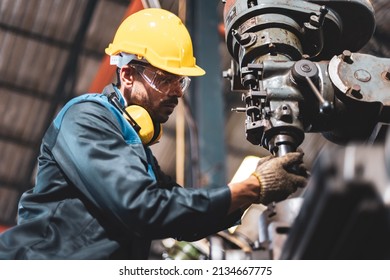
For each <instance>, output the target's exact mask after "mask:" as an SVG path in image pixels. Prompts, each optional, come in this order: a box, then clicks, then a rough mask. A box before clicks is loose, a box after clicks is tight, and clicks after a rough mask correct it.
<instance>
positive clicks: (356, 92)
mask: <svg viewBox="0 0 390 280" xmlns="http://www.w3.org/2000/svg"><path fill="white" fill-rule="evenodd" d="M361 90H362V89H361V87H360V86H359V85H353V86H352V87H351V88H350V93H351V95H352V96H353V97H355V98H358V99H362V98H363V95H362V93H361Z"/></svg>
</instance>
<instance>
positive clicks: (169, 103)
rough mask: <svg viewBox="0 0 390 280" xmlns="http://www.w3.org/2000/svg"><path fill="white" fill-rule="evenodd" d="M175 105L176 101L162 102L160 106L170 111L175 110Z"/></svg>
mask: <svg viewBox="0 0 390 280" xmlns="http://www.w3.org/2000/svg"><path fill="white" fill-rule="evenodd" d="M177 104H178V101H177V100H167V101H164V102H163V103H162V105H163V106H164V107H167V108H171V109H174V108H176V106H177Z"/></svg>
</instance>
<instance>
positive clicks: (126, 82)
mask: <svg viewBox="0 0 390 280" xmlns="http://www.w3.org/2000/svg"><path fill="white" fill-rule="evenodd" d="M134 71H135V70H134V68H132V67H130V66H129V65H124V66H123V67H122V68H121V70H120V72H119V77H120V79H121V84H122V85H123V86H125V87H127V88H131V87H132V86H133V83H134Z"/></svg>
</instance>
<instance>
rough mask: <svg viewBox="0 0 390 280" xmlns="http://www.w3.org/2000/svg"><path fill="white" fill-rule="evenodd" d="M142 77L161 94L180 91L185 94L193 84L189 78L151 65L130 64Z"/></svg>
mask: <svg viewBox="0 0 390 280" xmlns="http://www.w3.org/2000/svg"><path fill="white" fill-rule="evenodd" d="M130 66H131V67H133V68H134V69H135V70H136V71H137V72H138V73H139V74H140V75H141V77H142V78H143V79H144V80H145V81H146V82H147V83H148V84H149V85H150V87H152V88H153V89H154V90H156V91H158V92H160V93H164V94H167V93H170V92H172V91H175V90H180V91H181V92H182V93H184V92H185V91H186V90H187V89H188V87H189V85H190V82H191V79H190V78H189V77H187V76H179V75H175V74H171V73H168V72H165V71H162V70H160V69H157V68H155V67H153V66H149V65H141V64H130Z"/></svg>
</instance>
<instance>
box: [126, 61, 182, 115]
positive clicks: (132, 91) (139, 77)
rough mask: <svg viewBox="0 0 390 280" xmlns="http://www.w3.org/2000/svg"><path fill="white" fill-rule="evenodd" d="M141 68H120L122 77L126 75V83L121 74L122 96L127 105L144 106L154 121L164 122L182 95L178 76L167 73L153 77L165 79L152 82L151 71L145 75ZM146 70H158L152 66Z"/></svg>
mask: <svg viewBox="0 0 390 280" xmlns="http://www.w3.org/2000/svg"><path fill="white" fill-rule="evenodd" d="M141 70H142V69H141ZM141 70H140V69H136V68H133V67H128V66H126V69H124V68H122V70H121V72H122V71H123V72H124V73H123V74H124V78H125V76H128V81H127V82H128V83H126V78H125V79H123V78H122V76H121V78H122V85H121V88H123V90H122V92H123V93H124V97H125V98H126V101H127V103H128V104H129V105H131V104H135V105H139V106H142V107H143V108H145V109H146V110H147V111H148V112H149V114H150V116H151V117H152V119H153V120H154V121H155V122H158V123H165V122H166V121H167V120H168V118H169V116H170V115H171V114H172V113H173V110H174V109H175V107H176V106H177V104H178V99H179V98H180V97H182V96H183V90H182V86H181V84H180V82H181V81H179V79H178V76H175V75H168V76H161V77H155V78H154V79H160V78H161V79H162V78H164V79H166V81H158V80H155V81H154V83H152V82H153V81H151V79H152V78H151V77H152V72H151V73H149V74H150V75H149V76H146V77H145V74H143V73H140V71H141ZM148 70H150V71H152V70H155V71H158V69H153V68H150V69H148ZM126 72H128V74H126ZM124 80H125V83H124V84H123V81H124Z"/></svg>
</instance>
